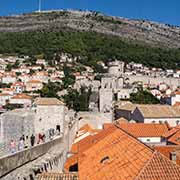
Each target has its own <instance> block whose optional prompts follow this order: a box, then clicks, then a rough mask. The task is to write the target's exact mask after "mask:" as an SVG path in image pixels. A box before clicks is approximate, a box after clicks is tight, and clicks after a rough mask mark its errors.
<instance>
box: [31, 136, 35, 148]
mask: <svg viewBox="0 0 180 180" xmlns="http://www.w3.org/2000/svg"><path fill="white" fill-rule="evenodd" d="M34 143H35V136H34V134H32V135H31V146H34Z"/></svg>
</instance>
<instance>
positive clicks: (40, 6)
mask: <svg viewBox="0 0 180 180" xmlns="http://www.w3.org/2000/svg"><path fill="white" fill-rule="evenodd" d="M41 3H42V2H41V0H39V10H38V12H39V13H40V12H41Z"/></svg>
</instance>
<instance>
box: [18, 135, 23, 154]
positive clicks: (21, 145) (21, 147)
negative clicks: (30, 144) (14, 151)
mask: <svg viewBox="0 0 180 180" xmlns="http://www.w3.org/2000/svg"><path fill="white" fill-rule="evenodd" d="M18 149H19V151H22V150H23V149H24V141H23V137H21V138H20V139H19V144H18Z"/></svg>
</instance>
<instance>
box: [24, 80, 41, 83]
mask: <svg viewBox="0 0 180 180" xmlns="http://www.w3.org/2000/svg"><path fill="white" fill-rule="evenodd" d="M27 83H42V82H41V81H39V80H30V81H28V82H27Z"/></svg>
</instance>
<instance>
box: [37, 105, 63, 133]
mask: <svg viewBox="0 0 180 180" xmlns="http://www.w3.org/2000/svg"><path fill="white" fill-rule="evenodd" d="M64 110H65V107H64V105H60V106H52V105H50V106H40V105H38V106H37V108H36V117H35V125H34V126H35V133H36V134H38V133H44V132H47V131H48V130H49V129H51V128H52V129H54V130H56V126H57V125H60V128H61V132H63V124H64V119H65V112H64Z"/></svg>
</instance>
